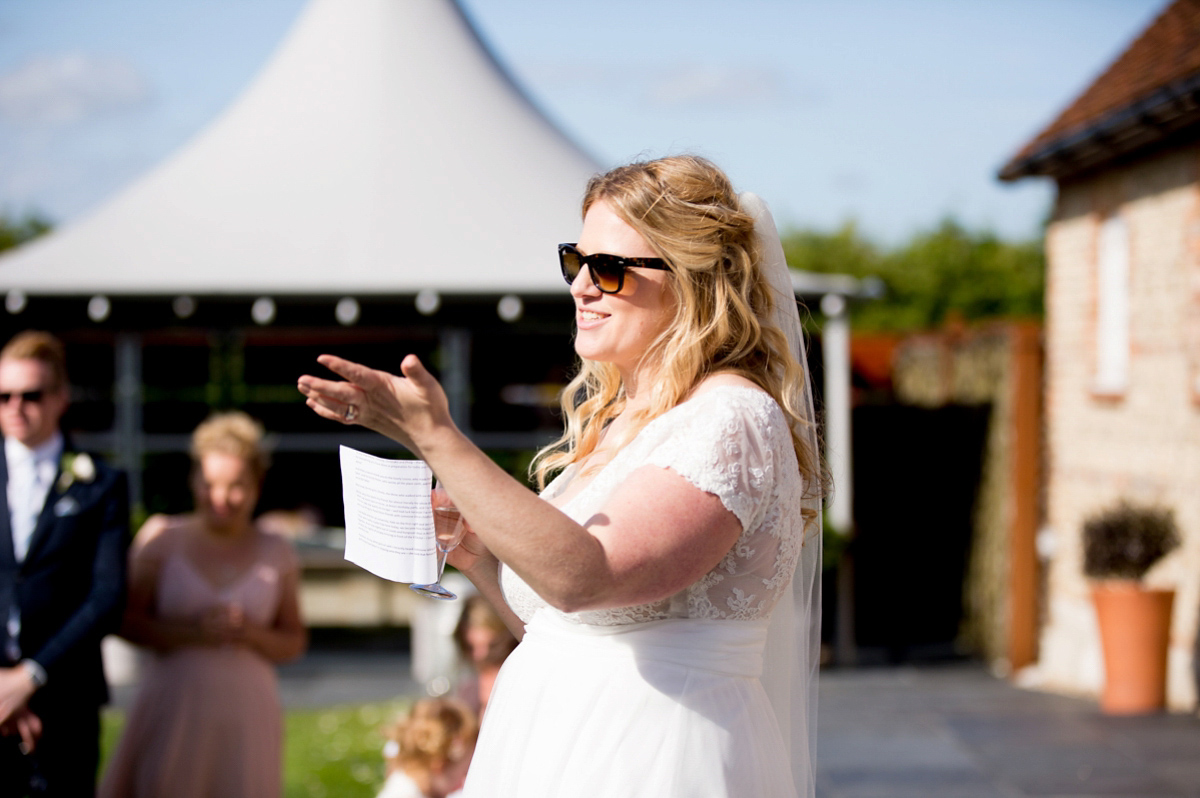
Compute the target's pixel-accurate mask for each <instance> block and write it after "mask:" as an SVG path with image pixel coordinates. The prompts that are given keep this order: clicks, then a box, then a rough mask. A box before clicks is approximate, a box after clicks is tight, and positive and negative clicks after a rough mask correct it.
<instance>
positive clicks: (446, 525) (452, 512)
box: [409, 483, 467, 600]
mask: <svg viewBox="0 0 1200 798" xmlns="http://www.w3.org/2000/svg"><path fill="white" fill-rule="evenodd" d="M466 531H467V527H466V524H464V523H463V520H462V513H460V512H459V511H458V508H457V507H455V506H454V504H453V502H451V501H450V494H448V493H446V489H445V488H443V487H442V486H441V485H438V484H436V483H435V484H434V488H433V538H434V541H435V542H436V543H437V579H435V580H434V581H433V582H432V583H431V584H428V585H409V588H411V589H412V590H414V591H416V592H417V593H420V594H421V595H422V596H428V597H429V598H435V599H443V600H448V599H456V598H458V596H456V595H454V594H453V593H451V592H450V591H449V590H447V589H446V588H444V587H442V584H441V582H442V571H444V570H446V557H447V556H449V554H450V552H452V551H454V549H455V548H456V547H457V546H458V544H459V543H461V542H462V539H463V535H464V534H465V533H466Z"/></svg>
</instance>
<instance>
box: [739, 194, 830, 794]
mask: <svg viewBox="0 0 1200 798" xmlns="http://www.w3.org/2000/svg"><path fill="white" fill-rule="evenodd" d="M739 201H740V203H741V205H742V210H743V211H745V212H746V213H748V214H750V215H751V216H753V217H754V220H755V223H754V229H755V235H756V236H757V238H758V242H759V247H760V251H761V257H762V264H761V266H762V269H763V272H764V274H765V275H766V277H767V278H768V279H769V280H770V283H771V287H772V288H773V289H774V293H775V303H774V308H773V311H772V316H771V319H770V323H771V325H772V326H774V327H776V328H778V329H779V330H781V331H783V333H784V335H786V336H787V340H788V346H789V349H790V350H791V352H792V354H793V355H795V357H796V358H797V360H798V361H799V363H800V365H801V366H802V367H803V368H804V388H803V396H799V397H796V396H793V397H790V398H791V400H792V405H793V407H796V408H799V409H801V410H802V412H803V422H802V427H801V428H799V429H797V430H796V432H797V434H798V435H800V436H801V437H802V438H805V439H807V440H808V442H809V444H810V446H811V447H812V451H813V452H818V451H819V449H818V439H817V424H816V415H815V412H814V409H813V396H812V376H811V374H810V373H809V370H808V359H807V356H806V352H805V347H804V329H803V325H802V323H801V321H800V312H799V309H798V308H797V305H796V295H795V291H794V289H793V288H792V278H791V273H790V272H789V271H788V267H787V260H786V259H785V258H784V255H783V244H782V243H781V242H780V239H779V231H778V230H777V229H776V227H775V220H774V218H772V216H771V212H770V210H769V209H768V208H767V205H766V203H765V202H763V201H762V199H760V198H759V197H758V196H756V195H754V194H751V193H749V192H743V193H742V194H741V195H740V196H739ZM802 501H803V502H804V503H805V505H807V506H806V507H805V509H806V510H810V511H811V513H810V512H806V513H805V516H806V517H808V518H811V519H813V520H811V521H810V522H809V523H808V526H807V527H806V528H805V530H804V545H803V546H802V548H801V549H800V559H799V562H798V563H797V564H796V573H795V575H794V576H793V577H792V584H791V596H790V599H791V600H790V601H789V596H787V595H785V596H783V597H782V598H781V599H780V601H779V603H778V604H776V605H775V609H774V611H773V612H772V614H771V622H770V627H769V630H768V633H767V644H766V649H765V651H764V657H763V676H762V682H763V687H764V688H765V690H766V692H767V696H768V698H769V699H770V701H771V706H772V708H773V709H774V711H775V716H776V718H777V719H778V721H779V727H780V729H781V731H782V732H783V738H784V742H785V744H786V745H787V746H788V748H789V750H790V752H791V765H792V778H793V779H794V781H795V784H796V794H797V795H799V796H801V798H813V796H814V795H815V792H816V786H815V768H816V753H817V674H818V670H819V668H820V660H821V491H820V490H819V489H817V487H816V486H812V485H806V490H805V492H804V496H803V498H802Z"/></svg>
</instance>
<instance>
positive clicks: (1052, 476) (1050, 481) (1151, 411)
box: [1031, 144, 1200, 709]
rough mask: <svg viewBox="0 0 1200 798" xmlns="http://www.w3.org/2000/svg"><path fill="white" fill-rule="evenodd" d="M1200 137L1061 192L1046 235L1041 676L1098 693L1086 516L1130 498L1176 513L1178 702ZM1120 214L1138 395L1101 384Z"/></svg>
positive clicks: (1191, 449) (1187, 646) (1189, 689)
mask: <svg viewBox="0 0 1200 798" xmlns="http://www.w3.org/2000/svg"><path fill="white" fill-rule="evenodd" d="M1198 173H1200V144H1198V145H1194V146H1191V147H1187V148H1183V149H1177V150H1174V151H1171V152H1168V153H1165V154H1159V155H1157V156H1155V157H1153V158H1148V159H1144V160H1142V161H1139V162H1136V163H1133V164H1126V165H1123V166H1120V167H1116V168H1113V169H1111V170H1109V171H1107V172H1104V173H1103V174H1100V175H1097V176H1094V177H1091V178H1088V179H1083V180H1078V181H1074V182H1071V183H1068V184H1064V185H1061V186H1060V187H1059V196H1058V202H1057V207H1056V209H1055V214H1054V218H1053V220H1052V223H1051V225H1050V227H1049V229H1048V231H1047V238H1046V250H1047V269H1048V273H1047V287H1046V356H1047V363H1046V397H1045V399H1046V428H1047V442H1046V443H1047V467H1048V473H1047V515H1048V517H1047V522H1048V529H1047V530H1046V532H1045V533H1044V534H1045V535H1046V536H1047V542H1048V543H1050V544H1051V546H1050V550H1051V561H1050V571H1049V581H1048V593H1049V600H1048V607H1047V608H1046V609H1047V619H1046V625H1045V626H1044V628H1043V632H1042V635H1041V641H1040V649H1041V652H1040V659H1039V664H1038V666H1037V668H1036V672H1035V673H1034V674H1033V675H1032V677H1031V680H1032V681H1036V682H1038V683H1041V684H1044V685H1046V686H1049V687H1053V688H1057V689H1062V690H1067V691H1072V692H1080V693H1086V694H1096V693H1098V692H1099V690H1100V687H1101V684H1102V681H1103V663H1102V658H1101V652H1100V642H1099V635H1098V631H1097V627H1096V621H1095V614H1094V612H1093V610H1092V606H1091V601H1090V597H1089V586H1088V583H1087V581H1086V580H1085V579H1084V576H1083V572H1082V550H1081V542H1080V529H1081V526H1082V522H1083V519H1084V518H1085V517H1087V516H1088V515H1090V514H1092V513H1093V512H1095V511H1096V510H1098V509H1100V508H1103V507H1106V506H1109V505H1111V504H1113V503H1114V502H1115V501H1116V500H1118V499H1119V498H1122V497H1128V498H1130V499H1133V500H1137V501H1141V502H1154V503H1161V504H1164V505H1167V506H1169V507H1172V508H1174V510H1175V514H1176V519H1177V521H1178V523H1179V525H1180V529H1181V532H1182V534H1183V536H1184V545H1183V546H1182V548H1181V550H1179V551H1177V552H1176V553H1175V554H1172V555H1171V556H1170V557H1168V558H1167V559H1166V560H1164V561H1163V562H1162V563H1160V564H1159V565H1158V566H1157V567H1155V569H1154V570H1152V571H1151V573H1150V574H1149V576H1148V578H1147V581H1148V582H1149V583H1150V584H1152V585H1155V586H1170V587H1174V588H1176V589H1177V591H1178V592H1177V595H1176V604H1175V615H1174V619H1173V625H1172V638H1171V654H1170V662H1169V676H1168V700H1169V703H1170V704H1171V706H1172V707H1174V708H1177V709H1183V708H1190V707H1192V706H1194V704H1195V701H1196V691H1195V683H1194V677H1193V671H1192V662H1193V650H1194V647H1195V643H1196V637H1197V635H1196V630H1197V623H1198V621H1200V619H1198V610H1200V402H1198V399H1200V391H1198V390H1197V388H1198V385H1197V377H1198V376H1200V372H1198V371H1197V363H1198V362H1200V188H1198V186H1197V175H1198ZM1112 214H1120V215H1121V216H1122V217H1123V218H1124V220H1125V223H1126V225H1127V227H1128V230H1129V241H1130V281H1129V285H1130V289H1129V291H1130V293H1129V296H1130V312H1131V315H1130V331H1131V347H1130V350H1131V355H1130V366H1129V380H1128V387H1127V389H1126V390H1125V391H1124V392H1123V393H1122V394H1119V395H1116V396H1101V395H1097V394H1095V393H1094V392H1093V390H1092V380H1093V376H1094V367H1095V342H1096V301H1097V300H1096V257H1097V233H1098V230H1099V227H1100V224H1101V223H1102V222H1103V221H1104V219H1106V218H1107V217H1108V216H1109V215H1112Z"/></svg>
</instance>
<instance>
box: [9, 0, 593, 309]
mask: <svg viewBox="0 0 1200 798" xmlns="http://www.w3.org/2000/svg"><path fill="white" fill-rule="evenodd" d="M597 169H598V166H597V164H596V163H595V162H594V161H593V160H592V159H591V158H589V157H588V156H587V155H585V154H584V153H583V152H581V151H580V150H579V149H578V148H577V147H575V146H574V145H573V144H572V143H571V142H570V141H568V140H567V139H566V138H565V137H564V136H563V134H562V133H561V132H559V131H558V130H557V129H556V128H555V127H554V126H553V125H552V124H551V123H550V122H549V121H548V120H547V119H546V118H545V117H544V116H543V115H542V114H541V113H539V112H538V110H537V109H536V108H535V107H534V106H533V105H532V104H531V103H530V102H529V100H528V99H527V98H526V97H525V96H524V95H523V94H522V93H521V91H520V90H519V89H518V88H517V87H516V86H515V85H514V84H513V82H512V81H511V80H510V79H509V78H508V77H507V75H506V74H505V72H504V70H503V69H502V68H501V67H500V66H499V65H498V64H497V63H496V61H495V60H494V59H493V58H492V57H491V55H490V54H489V53H488V51H487V49H486V47H485V46H484V45H483V44H482V42H481V41H480V40H479V38H478V37H477V35H476V33H475V32H474V30H473V29H472V28H471V26H470V24H469V22H468V21H467V20H466V18H465V17H464V15H463V13H462V11H461V10H460V9H459V8H458V6H456V5H455V4H454V2H453V0H312V2H311V3H310V4H309V5H308V6H307V7H306V8H305V10H304V11H303V12H302V14H301V15H300V17H299V18H298V20H297V22H296V23H295V25H294V27H293V29H292V31H291V32H290V33H289V35H288V36H287V38H286V39H285V41H284V43H283V44H282V45H281V47H280V48H279V50H278V51H277V52H276V53H275V55H274V56H273V57H272V59H271V60H270V62H269V63H268V64H267V66H266V67H265V68H264V70H263V71H262V73H261V74H260V75H259V76H258V77H257V79H256V80H255V81H254V82H253V83H252V84H251V85H250V87H249V88H248V89H247V90H246V91H245V93H244V94H243V95H242V96H241V97H240V98H239V99H238V100H237V101H236V102H235V103H234V104H233V105H232V106H231V107H230V108H229V109H228V110H227V111H226V112H225V113H224V114H223V115H222V116H220V117H219V118H218V119H217V120H216V121H214V122H213V123H212V124H211V125H210V126H209V127H208V128H207V129H205V130H204V131H202V132H201V133H200V134H199V135H198V136H197V137H196V138H195V139H194V140H193V141H192V142H190V143H189V144H188V145H186V146H184V147H183V148H182V149H181V150H180V151H179V152H177V153H176V154H175V155H174V156H172V157H171V158H169V159H168V160H167V161H165V162H164V163H163V164H161V165H160V166H158V167H157V168H156V169H154V170H152V171H151V172H150V173H149V174H148V175H146V176H145V177H143V178H142V179H140V180H139V181H137V182H135V183H134V184H133V185H131V186H130V187H128V188H127V189H125V190H124V191H122V192H120V193H119V194H117V195H116V196H115V197H114V198H113V199H112V200H110V201H108V202H107V203H106V204H104V205H102V206H101V207H100V208H98V209H97V210H96V211H94V212H93V213H91V214H90V215H87V216H85V217H83V218H82V219H81V220H79V221H78V222H76V223H74V224H70V225H68V226H66V227H64V228H63V229H62V230H60V231H57V232H54V233H51V234H50V235H47V236H45V237H43V238H41V239H38V240H35V241H33V242H30V243H29V244H27V245H25V246H23V247H21V248H19V249H17V250H14V251H12V252H10V253H6V254H5V255H4V256H3V257H0V291H12V290H18V291H22V292H25V293H27V294H32V295H88V294H94V293H103V294H110V295H143V296H144V295H181V294H193V295H201V296H204V295H255V294H277V295H284V294H286V295H325V294H339V295H346V294H355V295H360V296H362V295H396V294H415V293H417V292H419V291H421V290H424V289H432V290H435V291H438V292H441V293H445V294H464V293H466V294H501V293H509V292H513V293H525V294H552V293H553V294H560V293H563V292H564V289H565V286H564V285H563V284H562V278H561V277H560V276H559V274H558V268H557V261H556V256H555V249H554V247H555V245H556V244H557V243H559V242H561V241H574V240H575V239H576V236H577V234H578V232H579V227H580V216H579V203H580V199H581V197H582V194H583V189H584V185H585V183H586V181H587V179H588V178H589V177H590V176H591V175H592V174H594V173H595V172H596V171H597Z"/></svg>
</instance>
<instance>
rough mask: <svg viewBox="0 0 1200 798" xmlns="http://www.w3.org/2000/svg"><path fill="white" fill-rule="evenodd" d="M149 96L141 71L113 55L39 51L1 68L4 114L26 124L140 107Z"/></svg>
mask: <svg viewBox="0 0 1200 798" xmlns="http://www.w3.org/2000/svg"><path fill="white" fill-rule="evenodd" d="M150 96H151V90H150V84H149V82H148V81H147V80H146V78H145V77H144V76H143V75H142V73H141V72H139V71H138V69H137V68H136V67H135V66H134V65H133V64H132V63H130V62H129V61H126V60H125V59H122V58H116V57H112V56H101V55H91V54H88V53H60V54H58V55H48V56H40V57H37V58H34V59H31V60H29V61H26V62H25V63H24V64H22V65H21V66H19V67H17V68H15V69H13V70H10V71H8V72H6V73H4V74H0V118H2V119H4V120H6V121H9V122H12V123H14V124H17V125H23V126H47V125H49V126H66V125H72V124H75V123H78V122H82V121H84V120H87V119H90V118H93V117H97V116H105V115H108V114H112V113H116V112H120V111H126V110H130V109H133V108H137V107H139V106H141V105H143V104H144V103H145V102H147V101H148V100H149V99H150Z"/></svg>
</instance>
